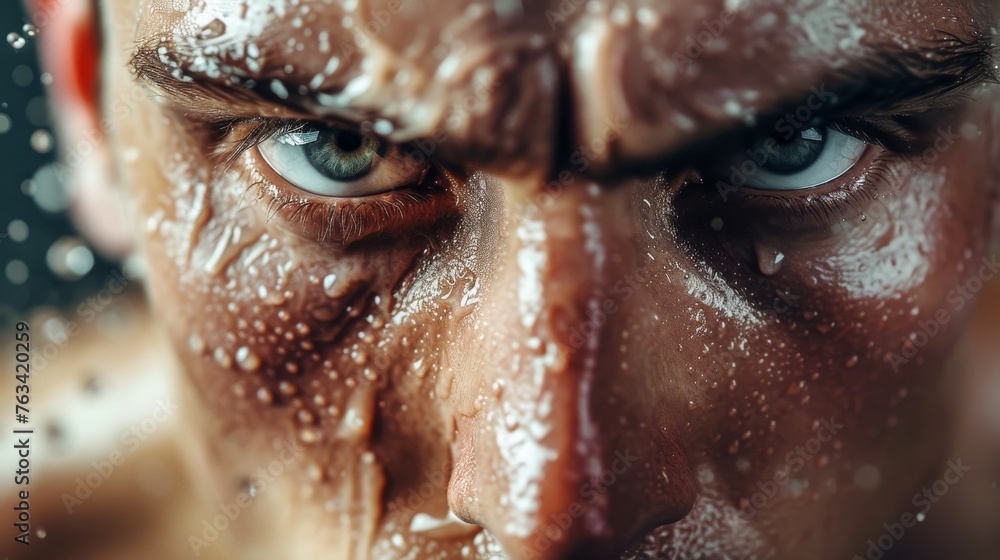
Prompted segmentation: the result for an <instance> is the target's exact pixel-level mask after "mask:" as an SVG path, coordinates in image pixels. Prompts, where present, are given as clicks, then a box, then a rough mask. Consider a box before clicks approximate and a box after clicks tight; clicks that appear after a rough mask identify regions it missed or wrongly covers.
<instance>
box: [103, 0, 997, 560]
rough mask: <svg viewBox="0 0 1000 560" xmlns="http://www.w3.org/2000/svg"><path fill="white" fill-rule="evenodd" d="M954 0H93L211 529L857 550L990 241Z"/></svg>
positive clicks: (407, 543) (385, 543)
mask: <svg viewBox="0 0 1000 560" xmlns="http://www.w3.org/2000/svg"><path fill="white" fill-rule="evenodd" d="M984 4H985V2H974V1H971V0H963V1H956V2H949V3H939V2H925V1H910V2H893V3H885V2H874V1H864V0H858V1H852V2H843V1H840V2H822V1H817V2H776V1H775V2H772V1H753V0H750V1H745V2H736V1H727V2H722V1H697V2H680V1H676V2H675V1H673V0H671V1H660V2H640V1H638V0H636V1H629V0H626V1H614V2H611V1H607V2H605V1H602V0H594V1H587V2H584V1H583V0H580V1H575V0H565V1H562V2H556V1H553V2H551V3H547V2H541V1H538V2H535V1H524V2H522V1H519V0H496V1H495V2H470V1H467V0H426V1H422V2H420V1H409V0H404V1H402V2H400V1H399V0H393V1H391V2H386V1H382V0H373V1H365V2H359V1H357V0H350V1H348V0H344V1H337V0H327V1H318V0H317V1H314V0H301V1H290V0H289V1H285V0H259V1H251V0H246V1H244V2H238V1H230V0H148V1H134V2H114V3H110V5H108V6H107V7H106V8H107V10H108V13H109V14H110V15H109V18H108V21H109V22H110V23H109V25H108V29H107V30H106V31H107V37H106V40H107V43H106V45H107V46H106V52H107V60H106V64H107V67H106V71H107V77H106V85H107V86H108V87H107V89H106V93H105V107H106V110H107V114H108V116H109V117H111V118H112V119H115V121H116V122H117V123H119V124H118V125H117V127H116V129H117V131H118V134H117V140H118V143H119V146H118V153H120V154H123V156H124V157H123V158H122V161H121V164H122V168H123V170H124V176H125V179H126V183H127V184H128V188H129V192H130V196H131V199H132V201H133V202H134V208H135V213H134V215H135V226H136V228H137V230H138V232H139V234H140V236H141V239H142V246H143V248H144V252H145V256H146V258H147V260H148V262H149V267H150V290H151V297H152V301H153V303H154V305H155V306H156V307H157V309H158V310H159V313H160V315H161V317H162V318H163V319H164V321H165V322H166V324H167V326H168V330H169V332H170V333H171V335H172V337H173V339H174V340H175V343H176V347H177V351H178V353H179V355H180V357H181V361H182V363H183V365H184V366H185V368H186V370H187V373H188V375H189V377H190V379H191V381H192V382H193V385H194V387H195V388H196V390H197V392H198V394H199V395H200V396H201V398H202V401H203V402H204V403H205V405H206V407H207V410H208V411H209V414H210V418H211V420H212V421H211V422H205V423H204V425H203V426H202V429H203V433H202V434H200V436H204V438H205V439H206V441H207V442H208V443H209V445H210V450H211V451H210V453H212V454H213V455H210V457H211V464H212V466H213V468H214V470H213V473H214V476H215V477H216V478H215V480H216V481H217V483H218V484H219V486H218V488H220V489H221V490H219V492H220V493H221V494H222V497H221V498H220V500H219V501H220V502H228V501H231V497H232V496H233V495H235V494H237V493H239V492H241V491H243V490H244V489H245V486H246V485H247V484H249V485H250V486H253V487H254V488H256V489H257V491H255V492H253V494H254V495H255V496H256V497H255V500H257V501H265V502H267V505H264V504H260V505H255V506H251V507H248V508H247V509H246V511H244V512H243V513H241V516H240V518H239V519H238V520H237V521H235V522H234V526H235V527H236V530H237V531H239V532H240V533H241V534H244V537H241V538H243V539H245V540H246V541H247V542H248V543H249V544H248V546H249V547H250V550H255V551H266V550H269V549H268V548H267V547H269V546H273V547H276V548H275V550H281V551H283V552H282V554H280V556H281V557H286V558H292V557H296V558H298V557H302V558H306V557H329V558H348V557H355V556H356V557H366V555H368V554H370V555H371V557H374V558H432V557H433V558H460V557H462V558H470V557H474V558H493V557H501V555H502V552H505V553H506V554H508V555H510V556H511V557H513V558H568V557H595V558H608V557H618V555H624V556H625V557H628V558H661V557H662V558H689V557H691V558H693V557H695V556H696V555H697V554H709V555H711V556H712V557H716V556H719V557H721V556H722V555H726V554H728V555H730V556H734V557H743V556H751V555H754V554H758V555H766V554H769V553H775V554H777V555H778V556H780V557H794V556H796V555H797V556H803V557H818V555H819V554H821V553H820V552H818V551H823V552H822V554H830V555H834V554H835V553H846V554H847V555H848V556H849V555H850V554H851V553H853V552H855V550H854V548H855V547H856V543H857V542H859V541H860V542H863V541H864V539H866V538H870V537H871V536H872V535H873V534H876V533H877V531H876V532H874V533H873V532H872V528H873V527H875V528H877V527H879V526H880V523H882V521H883V520H885V519H889V518H891V517H892V516H893V515H894V514H896V512H897V510H898V505H899V503H900V499H905V498H906V496H908V495H909V494H911V493H912V487H913V486H915V485H917V484H918V482H919V481H920V480H921V479H922V477H925V476H927V475H928V474H929V473H935V474H936V473H937V472H938V471H939V470H940V469H941V468H942V467H943V465H944V462H943V457H942V456H941V455H940V451H941V449H942V441H941V437H940V436H941V434H942V433H943V431H942V425H943V424H944V422H943V421H942V419H943V413H941V412H940V411H939V408H940V406H938V405H937V404H936V403H937V402H938V401H939V394H938V392H937V390H938V389H939V387H940V383H939V377H940V376H939V375H938V373H939V372H940V370H941V369H942V362H943V360H944V358H945V357H946V355H947V353H946V351H947V350H948V348H949V346H950V345H951V343H952V342H953V340H954V334H955V332H956V330H957V327H958V326H959V325H960V324H961V322H962V321H963V317H964V316H965V314H966V312H967V310H968V308H969V306H970V305H971V301H972V298H973V297H974V296H975V292H976V291H978V288H976V286H977V285H979V286H981V281H982V279H984V278H985V277H986V276H987V275H991V274H995V273H996V271H995V268H996V264H995V263H988V262H987V263H986V264H984V263H983V262H981V259H982V256H983V253H984V243H985V240H986V238H987V233H988V231H989V229H990V227H991V219H992V211H993V208H994V202H995V184H996V177H997V173H996V164H995V162H996V161H998V159H997V155H998V154H997V153H996V142H995V138H994V136H993V130H994V129H995V128H996V125H995V122H994V120H993V118H994V116H993V112H992V111H993V107H992V104H991V102H989V101H987V97H988V96H987V91H988V90H987V89H986V88H985V87H982V82H984V81H986V78H987V77H988V74H989V73H990V72H991V71H992V69H993V65H992V60H991V58H990V53H989V52H988V46H989V44H990V43H989V42H990V40H991V38H990V36H989V31H988V29H989V22H990V21H991V20H990V17H991V16H992V14H989V13H987V11H986V9H985V6H984ZM137 83H138V84H139V85H136V84H137ZM136 87H142V88H143V90H142V91H146V92H148V93H149V95H136V94H135V91H134V89H133V88H136ZM973 279H978V280H975V281H973ZM977 282H978V284H977ZM932 419H933V421H932ZM289 441H295V442H297V443H298V444H300V445H302V446H303V450H302V452H301V453H300V454H298V455H296V459H295V460H294V461H293V462H291V463H290V464H289V465H288V467H287V468H286V469H284V470H283V471H282V475H281V476H277V477H274V476H271V477H261V476H260V475H258V474H255V473H257V472H258V469H259V468H260V467H262V466H265V465H267V464H268V462H269V461H272V459H273V458H274V457H276V456H278V455H277V454H278V453H279V451H278V449H279V448H280V447H281V446H282V445H283V444H284V443H285V442H289ZM265 486H266V487H265ZM449 511H450V512H451V513H449ZM452 514H453V515H452ZM456 516H457V518H456ZM460 520H461V521H460ZM470 524H471V525H470ZM369 551H371V552H369ZM261 553H262V554H263V553H264V552H261ZM297 555H298V556H297ZM322 555H326V556H322ZM841 555H843V554H841ZM247 557H250V556H247ZM699 557H700V556H699Z"/></svg>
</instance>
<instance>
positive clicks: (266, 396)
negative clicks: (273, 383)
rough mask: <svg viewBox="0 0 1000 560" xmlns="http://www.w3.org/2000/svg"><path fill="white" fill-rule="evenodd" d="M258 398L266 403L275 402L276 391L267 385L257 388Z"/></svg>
mask: <svg viewBox="0 0 1000 560" xmlns="http://www.w3.org/2000/svg"><path fill="white" fill-rule="evenodd" d="M257 400H258V401H260V402H262V403H264V404H271V403H273V402H274V393H272V392H271V390H270V389H268V388H266V387H261V388H260V389H257Z"/></svg>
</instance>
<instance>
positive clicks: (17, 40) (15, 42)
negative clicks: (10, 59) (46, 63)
mask: <svg viewBox="0 0 1000 560" xmlns="http://www.w3.org/2000/svg"><path fill="white" fill-rule="evenodd" d="M25 43H26V41H25V40H24V37H21V35H20V34H18V33H15V32H13V31H11V32H10V33H8V34H7V44H9V45H10V46H12V47H14V48H15V49H18V50H20V49H21V48H23V47H24V45H25Z"/></svg>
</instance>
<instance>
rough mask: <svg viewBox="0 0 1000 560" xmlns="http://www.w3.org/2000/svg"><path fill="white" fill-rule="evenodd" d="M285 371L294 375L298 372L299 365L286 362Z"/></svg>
mask: <svg viewBox="0 0 1000 560" xmlns="http://www.w3.org/2000/svg"><path fill="white" fill-rule="evenodd" d="M285 371H287V372H288V373H290V374H292V375H295V374H297V373H298V372H299V364H297V363H295V362H287V363H285Z"/></svg>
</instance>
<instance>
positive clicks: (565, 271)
mask: <svg viewBox="0 0 1000 560" xmlns="http://www.w3.org/2000/svg"><path fill="white" fill-rule="evenodd" d="M576 183H577V184H576V185H574V186H573V188H565V189H561V190H556V191H554V192H553V189H551V188H549V189H546V188H544V187H543V185H544V183H542V182H537V183H535V184H531V185H527V186H525V185H521V186H520V187H519V188H518V189H510V191H511V193H512V194H509V195H508V197H507V206H508V215H509V222H508V223H509V225H508V237H507V244H506V249H505V251H503V254H502V256H501V257H500V261H501V263H500V265H499V267H498V271H497V275H496V278H495V279H494V281H493V282H492V287H491V288H490V289H489V290H487V293H486V294H485V295H484V296H483V302H482V303H481V305H482V306H483V316H482V318H481V322H482V323H483V324H484V325H487V327H486V330H487V332H488V333H489V334H488V335H487V337H486V338H487V342H486V346H487V348H486V349H485V354H484V355H485V356H486V358H485V359H483V360H480V361H479V362H478V364H477V365H476V370H477V371H476V372H475V375H473V376H472V377H474V378H478V379H479V380H480V382H479V383H480V387H482V388H483V392H484V393H485V395H477V397H476V398H477V399H478V404H477V405H476V406H475V407H473V409H474V410H475V412H474V413H473V414H470V415H467V416H465V417H462V418H459V419H458V421H457V432H458V434H459V438H458V442H457V445H458V449H457V450H456V469H455V472H456V476H454V477H453V480H452V484H451V486H450V488H449V500H450V502H451V505H452V509H454V510H455V511H456V513H458V514H459V515H460V516H463V517H465V518H466V519H468V520H470V521H475V522H479V523H481V524H483V525H484V526H486V527H487V528H488V529H489V530H490V531H491V532H492V533H493V534H494V536H496V537H497V538H498V540H500V542H501V543H502V544H503V545H504V546H505V548H507V550H508V552H510V553H511V554H512V555H513V556H514V557H515V558H517V557H529V558H530V557H536V558H561V557H570V556H572V555H574V554H578V553H579V551H580V550H582V549H587V550H591V552H592V551H593V550H594V548H593V547H594V546H598V547H607V550H611V549H612V548H614V546H617V545H619V544H621V543H620V542H618V541H619V540H620V539H622V538H628V537H630V536H632V533H634V532H635V531H636V530H638V529H639V528H641V527H642V526H644V525H649V524H659V523H660V522H667V521H669V520H670V519H667V518H669V517H670V515H679V516H682V515H683V514H684V513H686V511H687V509H685V507H689V506H684V505H681V506H679V507H677V506H675V505H672V506H670V507H667V509H671V508H673V512H672V513H671V512H668V513H667V515H666V517H664V515H662V514H663V511H662V510H663V508H662V507H661V504H658V503H642V502H644V500H645V499H644V498H643V495H651V494H650V490H652V489H654V487H655V486H656V485H657V484H658V483H657V482H656V480H653V479H650V477H649V476H647V475H648V473H646V471H648V470H649V469H650V468H653V469H656V468H657V466H658V465H660V464H661V463H662V461H661V458H660V457H659V454H661V452H662V450H663V448H664V447H663V446H657V445H651V444H649V443H648V441H647V442H646V443H644V444H643V443H641V441H642V440H643V439H647V438H646V436H649V438H648V439H651V440H653V441H654V442H655V441H658V438H661V437H662V436H661V434H660V433H658V432H659V431H658V430H655V429H653V430H651V432H652V433H650V434H638V433H637V432H635V431H634V430H630V429H629V428H628V426H622V424H621V422H620V419H626V418H627V419H628V420H629V422H633V421H637V422H636V423H635V425H636V426H637V425H638V421H641V419H642V418H643V416H644V413H643V411H636V410H631V411H626V410H625V408H626V407H628V406H630V405H631V401H630V399H628V398H627V397H628V395H629V394H631V393H632V391H633V390H634V389H638V387H639V386H640V385H641V383H639V384H636V383H634V380H629V379H625V376H624V375H623V373H624V372H623V369H622V367H621V364H622V363H623V361H624V360H623V359H622V355H621V352H620V351H619V350H618V344H617V343H616V342H617V341H618V340H620V339H619V337H618V333H619V331H620V326H621V325H622V323H623V322H626V321H627V320H628V319H627V318H628V315H629V313H630V312H631V311H630V309H629V305H630V304H629V302H625V301H618V302H617V303H616V300H615V298H614V297H612V291H613V287H614V286H615V285H616V284H620V280H621V269H623V268H628V265H627V264H623V263H628V262H633V261H634V255H632V253H634V249H633V242H632V236H631V224H630V223H629V218H628V213H627V212H626V211H625V210H626V209H627V202H626V201H627V198H626V195H625V194H623V193H620V192H617V193H616V192H613V191H609V190H607V189H603V188H601V187H600V186H599V185H596V184H584V182H583V181H582V180H580V181H576ZM550 185H551V184H550ZM511 287H512V288H513V289H510V288H511ZM460 375H461V374H460ZM629 375H632V376H636V375H639V376H641V375H645V372H632V373H629ZM612 394H614V395H612ZM622 397H625V398H622ZM640 401H642V402H643V403H644V406H647V407H648V405H649V404H650V403H649V401H648V399H640ZM649 412H650V418H649V420H650V422H649V423H648V427H649V428H654V422H652V421H651V420H652V414H653V411H652V410H650V411H649ZM633 427H634V426H633ZM626 434H627V435H628V436H629V437H628V438H627V439H624V440H623V439H621V436H623V435H626ZM633 440H634V441H635V442H636V444H637V445H632V441H633ZM661 443H663V442H661ZM666 443H667V444H668V445H667V447H670V445H669V444H671V443H672V442H666ZM675 451H676V450H675V449H671V454H672V456H673V457H674V458H675V459H676V457H677V456H678V453H675ZM679 455H681V456H682V453H681V454H679ZM656 476H657V479H659V477H660V473H659V471H658V472H657V473H656ZM612 487H613V488H612ZM653 494H657V492H653ZM667 501H669V500H667ZM675 501H676V500H675ZM681 501H686V498H685V500H681ZM681 510H683V511H681ZM654 518H655V519H654ZM661 518H662V519H661ZM678 518H679V517H678ZM602 550H604V549H602Z"/></svg>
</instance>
